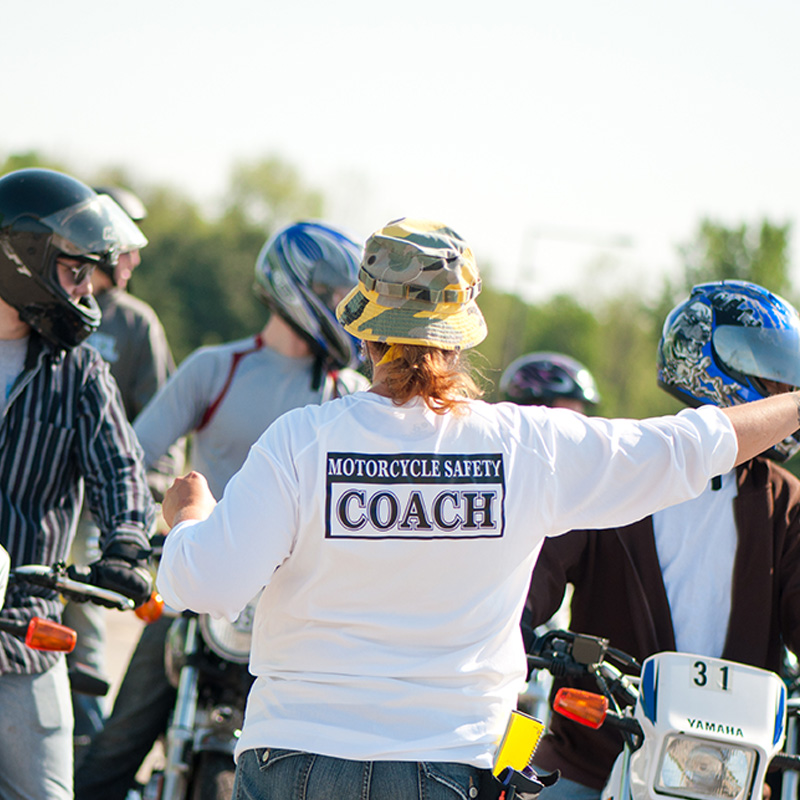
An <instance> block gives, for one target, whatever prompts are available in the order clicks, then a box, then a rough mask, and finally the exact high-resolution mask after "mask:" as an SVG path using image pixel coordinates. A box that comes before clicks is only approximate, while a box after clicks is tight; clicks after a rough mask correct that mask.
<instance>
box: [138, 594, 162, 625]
mask: <svg viewBox="0 0 800 800" xmlns="http://www.w3.org/2000/svg"><path fill="white" fill-rule="evenodd" d="M163 612H164V600H163V599H162V597H161V595H160V594H159V593H158V592H153V594H151V595H150V599H149V600H148V601H147V602H146V603H142V605H140V606H137V608H136V609H134V612H133V613H134V614H136V616H137V617H139V619H141V620H143V621H144V622H146V623H147V624H148V625H149V624H150V623H151V622H155V621H156V620H158V619H161V614H162V613H163Z"/></svg>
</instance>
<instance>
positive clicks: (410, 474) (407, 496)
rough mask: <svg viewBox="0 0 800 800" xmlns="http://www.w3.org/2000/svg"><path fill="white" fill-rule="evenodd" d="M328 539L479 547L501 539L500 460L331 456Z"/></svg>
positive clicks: (498, 457) (484, 457)
mask: <svg viewBox="0 0 800 800" xmlns="http://www.w3.org/2000/svg"><path fill="white" fill-rule="evenodd" d="M326 472H327V474H326V485H327V499H326V509H325V511H326V513H325V536H326V538H332V539H343V538H344V539H351V538H358V539H475V538H487V537H498V536H502V535H503V526H504V521H505V514H504V498H505V478H504V473H503V456H502V455H501V454H499V453H489V454H473V455H440V454H435V453H401V454H397V455H372V454H365V453H328V460H327V465H326Z"/></svg>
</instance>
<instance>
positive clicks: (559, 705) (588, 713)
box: [553, 686, 608, 729]
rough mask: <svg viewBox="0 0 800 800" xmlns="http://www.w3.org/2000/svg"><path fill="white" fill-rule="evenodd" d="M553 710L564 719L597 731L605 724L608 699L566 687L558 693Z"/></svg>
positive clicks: (593, 693)
mask: <svg viewBox="0 0 800 800" xmlns="http://www.w3.org/2000/svg"><path fill="white" fill-rule="evenodd" d="M553 710H554V711H557V712H558V713H559V714H561V716H562V717H566V718H567V719H571V720H573V721H574V722H579V723H580V724H581V725H586V727H587V728H595V729H597V728H599V727H600V726H601V725H602V724H603V722H605V719H606V713H607V712H608V698H606V697H603V695H601V694H596V693H595V692H586V691H584V690H583V689H570V688H568V687H566V686H565V687H562V688H561V689H559V690H558V691H557V692H556V698H555V700H554V701H553Z"/></svg>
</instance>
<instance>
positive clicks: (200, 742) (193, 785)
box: [142, 601, 255, 800]
mask: <svg viewBox="0 0 800 800" xmlns="http://www.w3.org/2000/svg"><path fill="white" fill-rule="evenodd" d="M254 609H255V602H254V601H253V602H251V603H250V604H249V605H248V606H247V607H246V608H245V609H244V610H243V611H242V613H241V614H240V615H239V617H238V618H237V619H236V621H235V622H233V623H231V622H229V621H228V620H226V619H214V618H213V617H211V616H209V615H207V614H199V615H198V614H194V613H193V612H184V613H183V614H181V615H180V616H178V617H176V618H175V620H174V621H173V622H172V623H171V625H170V627H169V631H168V633H167V637H166V643H165V654H164V655H165V658H164V661H165V667H166V672H167V676H168V678H169V680H170V682H171V683H172V685H173V686H174V687H175V688H176V689H177V695H176V700H175V706H174V708H173V711H172V715H171V721H170V723H169V726H168V728H167V733H166V737H165V742H164V766H163V769H156V770H154V771H153V773H152V774H151V776H150V779H149V780H148V782H147V784H146V786H145V787H144V790H143V792H142V798H143V800H223V798H224V799H225V800H227V799H228V798H230V797H231V794H232V791H233V780H234V773H235V765H234V761H233V753H234V749H235V747H236V743H237V742H238V740H239V737H240V736H241V731H242V725H243V723H244V707H245V701H246V700H247V693H248V692H249V690H250V685H251V684H252V682H253V676H252V675H250V673H249V672H248V670H247V664H248V661H249V658H250V639H251V634H252V626H253V612H254Z"/></svg>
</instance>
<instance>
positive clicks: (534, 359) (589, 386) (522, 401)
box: [500, 353, 600, 406]
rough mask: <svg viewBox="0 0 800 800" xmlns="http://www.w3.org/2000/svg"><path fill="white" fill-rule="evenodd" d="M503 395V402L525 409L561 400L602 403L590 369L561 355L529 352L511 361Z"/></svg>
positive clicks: (503, 382) (502, 378)
mask: <svg viewBox="0 0 800 800" xmlns="http://www.w3.org/2000/svg"><path fill="white" fill-rule="evenodd" d="M500 392H501V393H502V395H503V399H504V400H509V401H511V402H512V403H517V404H518V405H523V406H531V405H541V406H551V405H553V401H554V400H557V399H559V398H561V399H571V400H579V401H580V402H581V403H586V404H589V405H596V404H597V403H599V402H600V393H599V392H598V391H597V386H596V385H595V382H594V378H593V377H592V374H591V373H590V372H589V370H588V369H586V367H584V366H583V364H581V363H580V362H579V361H576V360H575V359H574V358H570V357H569V356H565V355H563V354H562V353H528V354H527V355H524V356H520V357H519V358H518V359H516V360H515V361H512V362H511V363H510V364H509V365H508V367H506V369H505V371H504V372H503V375H502V377H501V378H500Z"/></svg>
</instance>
